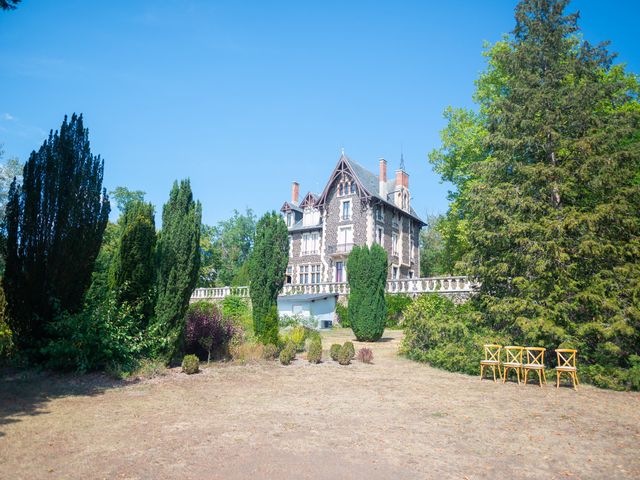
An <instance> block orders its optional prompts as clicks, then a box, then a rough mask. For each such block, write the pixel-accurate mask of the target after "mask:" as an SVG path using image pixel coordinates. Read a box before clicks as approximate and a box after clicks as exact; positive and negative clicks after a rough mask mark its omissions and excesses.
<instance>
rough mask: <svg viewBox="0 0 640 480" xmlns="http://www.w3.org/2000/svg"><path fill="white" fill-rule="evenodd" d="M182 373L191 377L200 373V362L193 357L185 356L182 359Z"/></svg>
mask: <svg viewBox="0 0 640 480" xmlns="http://www.w3.org/2000/svg"><path fill="white" fill-rule="evenodd" d="M182 371H183V372H184V373H186V374H187V375H192V374H194V373H198V372H199V371H200V360H199V359H198V357H196V356H195V355H185V356H184V358H183V359H182Z"/></svg>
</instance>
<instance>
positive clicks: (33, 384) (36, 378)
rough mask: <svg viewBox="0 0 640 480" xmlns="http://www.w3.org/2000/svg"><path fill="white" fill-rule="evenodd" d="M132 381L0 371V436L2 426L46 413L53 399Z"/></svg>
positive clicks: (98, 391)
mask: <svg viewBox="0 0 640 480" xmlns="http://www.w3.org/2000/svg"><path fill="white" fill-rule="evenodd" d="M132 383H134V382H133V381H124V380H117V379H114V378H111V377H109V376H107V375H104V374H100V373H91V374H78V373H76V374H60V373H53V372H46V371H43V372H40V371H36V370H29V369H15V368H3V369H0V437H3V436H4V435H5V432H4V427H5V425H9V424H11V423H17V422H20V421H22V418H23V417H26V416H33V415H43V414H47V413H49V410H48V409H47V404H48V403H49V402H50V401H51V400H55V399H56V398H64V397H69V396H95V395H100V394H102V393H103V392H105V391H106V390H109V389H112V388H118V387H122V386H125V385H131V384H132Z"/></svg>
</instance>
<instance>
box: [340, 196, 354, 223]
mask: <svg viewBox="0 0 640 480" xmlns="http://www.w3.org/2000/svg"><path fill="white" fill-rule="evenodd" d="M340 219H341V220H351V200H344V201H343V202H342V215H341V216H340Z"/></svg>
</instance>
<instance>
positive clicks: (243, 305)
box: [222, 295, 253, 338]
mask: <svg viewBox="0 0 640 480" xmlns="http://www.w3.org/2000/svg"><path fill="white" fill-rule="evenodd" d="M222 314H223V315H224V316H225V317H228V318H231V319H233V321H234V322H235V324H236V325H239V326H240V327H242V329H243V330H244V333H245V335H246V336H247V337H249V338H252V337H253V318H252V316H251V307H250V305H249V301H248V299H244V298H242V297H239V296H238V295H228V296H226V297H224V299H223V300H222Z"/></svg>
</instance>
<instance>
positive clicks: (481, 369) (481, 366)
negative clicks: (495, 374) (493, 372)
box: [480, 364, 484, 380]
mask: <svg viewBox="0 0 640 480" xmlns="http://www.w3.org/2000/svg"><path fill="white" fill-rule="evenodd" d="M483 371H484V365H482V364H480V380H482V372H483Z"/></svg>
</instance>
